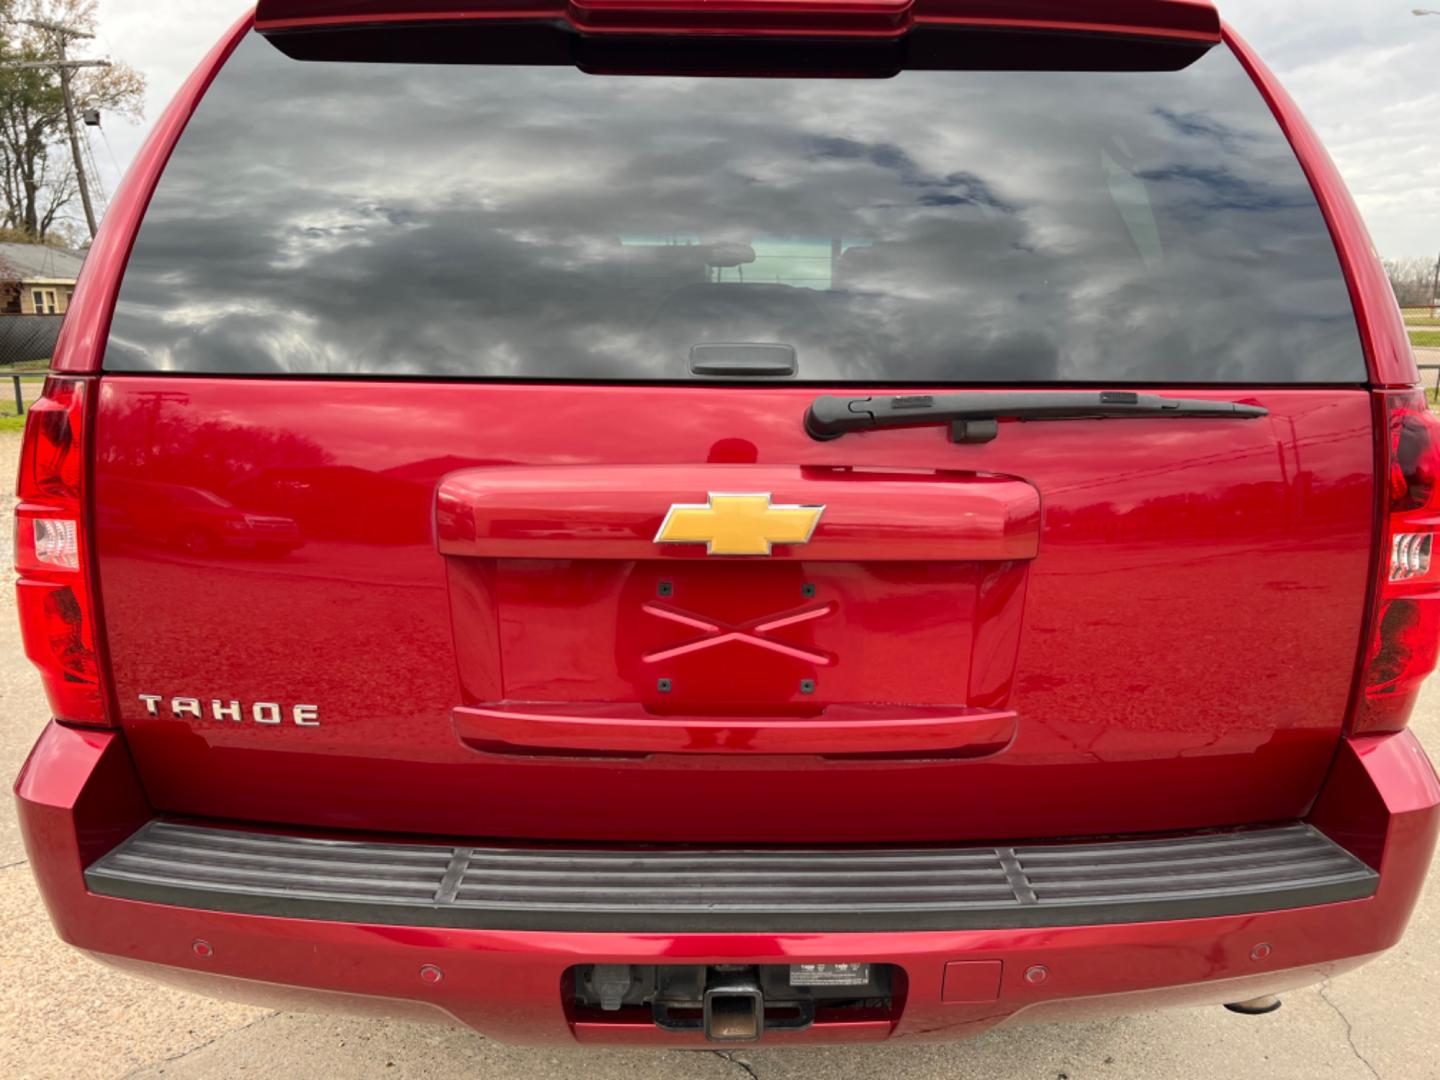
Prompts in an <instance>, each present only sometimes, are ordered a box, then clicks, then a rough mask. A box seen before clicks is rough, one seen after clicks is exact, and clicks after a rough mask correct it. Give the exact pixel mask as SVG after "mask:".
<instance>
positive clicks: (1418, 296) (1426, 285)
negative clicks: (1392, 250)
mask: <svg viewBox="0 0 1440 1080" xmlns="http://www.w3.org/2000/svg"><path fill="white" fill-rule="evenodd" d="M1383 262H1384V266H1385V273H1386V276H1388V277H1389V278H1390V287H1391V288H1392V289H1394V290H1395V299H1397V300H1399V301H1400V306H1401V307H1428V306H1429V305H1430V304H1431V303H1432V302H1433V300H1434V296H1433V290H1434V288H1435V260H1434V259H1432V258H1429V257H1427V256H1423V255H1419V256H1411V257H1408V258H1402V259H1385V260H1383Z"/></svg>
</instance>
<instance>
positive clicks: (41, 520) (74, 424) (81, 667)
mask: <svg viewBox="0 0 1440 1080" xmlns="http://www.w3.org/2000/svg"><path fill="white" fill-rule="evenodd" d="M90 392H91V386H90V384H89V383H87V382H86V380H84V379H68V378H54V377H52V378H49V379H47V380H45V389H44V391H43V393H42V395H41V397H40V399H39V400H38V401H36V402H35V404H34V406H33V407H32V409H31V411H30V417H29V419H28V420H27V421H26V423H25V442H24V445H23V447H22V448H21V451H20V478H19V483H18V487H17V494H18V496H19V502H18V504H17V505H16V507H15V572H16V574H17V575H18V578H19V580H18V581H17V582H16V598H17V603H18V607H19V611H20V635H21V638H22V639H23V640H24V642H25V654H26V655H27V656H29V658H30V660H31V662H32V663H34V665H35V666H36V668H38V669H39V671H40V678H41V681H42V682H43V683H44V685H45V694H46V696H47V697H48V698H49V699H50V709H51V712H52V713H53V714H54V716H55V718H56V719H58V720H64V721H67V722H69V723H74V724H90V725H103V724H107V723H108V720H107V717H106V707H105V701H106V695H105V689H104V686H103V684H102V681H101V674H100V673H101V665H100V662H99V657H98V655H97V651H96V643H95V628H96V613H95V603H94V597H95V590H94V588H93V583H92V581H91V575H90V568H89V564H88V561H87V551H86V535H85V533H86V530H85V475H84V462H85V441H86V440H85V416H86V411H85V405H86V400H87V398H88V397H89V394H90Z"/></svg>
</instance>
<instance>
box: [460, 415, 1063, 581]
mask: <svg viewBox="0 0 1440 1080" xmlns="http://www.w3.org/2000/svg"><path fill="white" fill-rule="evenodd" d="M588 392H589V391H588V390H587V389H584V388H579V389H577V390H576V393H577V394H580V395H584V394H587V393H588ZM712 392H713V391H712ZM957 464H958V463H957ZM697 491H700V492H707V493H708V492H721V493H724V492H733V493H745V492H762V493H764V494H767V495H770V496H771V499H772V502H774V503H780V504H789V505H795V504H798V505H801V506H821V507H824V524H825V528H824V529H823V530H820V531H818V532H817V533H816V534H815V535H814V536H813V537H812V538H811V539H810V540H809V541H808V542H807V543H806V544H805V545H804V547H801V546H799V545H790V544H777V545H776V546H775V548H774V550H772V551H771V552H770V553H769V555H768V556H767V557H768V558H769V559H771V560H781V561H784V560H787V559H803V560H805V561H806V562H816V561H820V562H857V561H863V560H865V559H867V558H884V559H886V560H888V561H907V562H908V561H915V560H932V561H933V560H946V561H949V560H958V559H964V560H977V559H978V560H986V561H995V560H1006V559H1033V558H1034V557H1035V555H1036V553H1037V552H1038V551H1039V546H1040V493H1039V492H1038V491H1036V490H1035V489H1034V488H1033V487H1031V486H1030V485H1029V484H1027V483H1025V482H1024V481H1023V480H1016V479H1014V478H1012V477H1003V476H985V475H976V474H974V473H970V472H959V471H957V472H937V473H932V474H916V473H903V472H901V473H887V472H884V471H879V470H875V471H866V470H862V471H856V470H852V469H848V468H843V469H822V468H807V469H801V468H795V467H793V466H789V467H777V466H774V465H740V464H729V465H724V464H722V465H713V464H706V465H650V466H626V465H622V464H612V465H587V466H580V467H574V466H543V467H540V468H515V467H514V466H505V467H499V468H486V469H466V470H463V471H461V472H457V473H452V474H451V475H450V476H448V477H446V478H445V480H443V481H442V482H441V484H440V488H439V493H438V525H437V527H438V530H439V541H440V551H441V553H442V554H444V555H452V556H480V557H488V558H501V559H506V558H508V559H516V558H532V559H534V558H546V559H691V560H700V561H703V560H705V558H706V553H705V549H704V546H703V545H700V544H678V545H677V544H670V545H662V546H660V547H658V548H657V546H656V544H655V537H656V535H657V533H658V532H659V529H660V525H661V523H662V522H663V521H664V520H665V512H666V511H667V510H668V509H669V508H670V506H671V505H672V504H674V503H684V502H685V501H686V500H687V499H693V498H695V492H697ZM701 501H702V502H703V501H704V500H703V498H702V499H701ZM739 557H740V558H744V557H745V556H739Z"/></svg>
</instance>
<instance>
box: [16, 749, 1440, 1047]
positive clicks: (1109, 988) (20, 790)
mask: <svg viewBox="0 0 1440 1080" xmlns="http://www.w3.org/2000/svg"><path fill="white" fill-rule="evenodd" d="M16 793H17V797H18V803H19V812H20V823H21V828H22V830H23V832H24V834H25V839H26V844H27V847H28V850H29V853H30V859H31V862H32V864H33V866H34V868H35V872H36V876H37V878H38V880H39V882H40V885H41V890H42V892H43V893H44V896H45V901H46V903H47V905H48V906H49V908H50V912H51V915H52V917H53V919H54V921H55V925H56V929H57V930H58V931H59V933H60V935H61V937H63V938H64V939H65V940H66V941H68V942H70V943H71V944H74V945H76V946H78V947H80V948H82V949H88V950H90V951H92V952H93V953H95V954H96V955H97V957H98V958H100V959H103V960H107V961H109V962H112V963H116V964H120V965H122V966H125V967H128V968H132V969H135V970H137V971H140V972H141V973H144V974H146V975H149V976H153V977H156V978H160V979H166V980H169V981H173V982H177V983H179V984H181V985H184V986H187V987H189V988H192V989H198V990H207V991H211V992H215V993H219V994H222V995H225V996H233V997H238V998H241V999H246V1000H253V1001H257V1002H266V1003H270V1004H272V1005H282V1006H283V1007H287V1008H289V1007H296V1006H305V1005H309V1006H312V1007H320V1008H325V1009H337V1008H353V1009H355V1010H357V1011H361V1012H372V1013H373V1012H384V1013H387V1014H390V1015H395V1014H400V1015H410V1016H416V1015H426V1014H428V1015H431V1016H433V1017H435V1018H436V1019H444V1018H449V1019H451V1020H454V1021H458V1022H461V1023H464V1024H468V1025H471V1026H473V1027H475V1028H477V1029H479V1030H480V1031H482V1032H484V1033H485V1034H487V1035H489V1036H491V1037H494V1038H497V1039H503V1040H508V1041H517V1042H531V1043H537V1042H539V1043H544V1042H551V1043H565V1042H571V1041H572V1040H581V1041H596V1040H600V1041H606V1042H629V1043H637V1044H644V1045H699V1044H700V1038H699V1036H698V1035H684V1034H678V1035H677V1034H673V1033H664V1032H661V1031H659V1030H658V1029H656V1028H654V1027H653V1026H648V1025H646V1026H641V1025H634V1024H610V1025H606V1024H575V1023H572V1022H571V1021H570V1019H569V1018H568V1017H567V1014H566V1010H565V1008H564V1006H563V1004H562V997H561V980H562V975H563V974H564V972H565V970H566V969H567V968H568V967H570V966H571V965H572V964H575V963H665V962H674V963H686V962H689V963H720V962H735V961H742V962H751V963H756V962H759V963H773V962H777V961H780V962H784V961H797V962H798V961H810V962H829V963H835V962H853V961H872V962H879V963H891V964H897V965H899V966H900V967H901V968H902V969H903V970H904V973H905V977H906V986H907V989H906V996H905V1002H904V1009H903V1012H902V1013H901V1015H900V1017H899V1018H898V1021H896V1022H895V1023H894V1024H893V1025H892V1024H891V1023H888V1022H886V1023H880V1024H873V1023H872V1024H858V1025H857V1024H850V1025H836V1026H834V1027H831V1026H828V1025H816V1026H814V1027H812V1028H810V1029H809V1030H807V1031H804V1032H799V1033H788V1034H787V1033H774V1035H773V1038H772V1037H771V1036H767V1041H773V1042H775V1043H781V1042H788V1041H793V1042H804V1043H817V1042H830V1041H834V1042H843V1041H854V1040H856V1039H860V1040H874V1039H881V1038H887V1037H888V1038H895V1039H914V1040H917V1041H920V1040H938V1039H954V1038H961V1037H964V1036H967V1035H974V1034H978V1033H980V1032H982V1031H985V1030H987V1029H988V1028H991V1027H993V1026H995V1025H996V1024H1000V1023H1004V1022H1008V1021H1012V1020H1014V1021H1021V1022H1028V1021H1041V1020H1053V1019H1060V1018H1075V1017H1080V1016H1098V1015H1105V1014H1107V1013H1112V1012H1122V1011H1134V1010H1137V1009H1145V1008H1153V1007H1156V1006H1160V1005H1167V1004H1200V1003H1207V1002H1221V1001H1234V1000H1239V999H1244V998H1248V997H1254V996H1257V995H1259V994H1262V993H1274V992H1278V991H1281V990H1285V989H1288V988H1291V987H1295V986H1301V985H1305V984H1307V983H1310V982H1314V981H1317V980H1319V979H1321V978H1324V977H1327V976H1331V975H1335V974H1337V973H1339V972H1341V971H1344V970H1347V969H1348V968H1350V967H1353V966H1355V965H1356V964H1358V963H1360V962H1362V961H1363V960H1364V959H1366V958H1367V957H1369V956H1372V955H1374V954H1375V953H1377V952H1380V951H1381V950H1383V949H1386V948H1388V947H1389V946H1391V945H1393V944H1394V943H1395V941H1396V940H1398V938H1399V936H1400V934H1401V932H1402V930H1403V929H1404V926H1405V923H1406V921H1407V920H1408V918H1409V915H1410V912H1411V910H1412V908H1413V906H1414V904H1415V901H1416V898H1417V897H1418V895H1419V891H1420V886H1421V883H1422V882H1423V879H1424V874H1425V868H1426V866H1427V864H1428V862H1429V858H1430V854H1431V851H1432V849H1433V847H1434V843H1435V835H1436V829H1437V811H1436V806H1437V802H1440V783H1437V781H1436V778H1435V774H1434V771H1433V770H1432V769H1431V768H1430V766H1429V764H1428V762H1426V761H1425V758H1424V755H1423V753H1422V752H1421V751H1420V749H1419V746H1418V744H1417V743H1416V742H1415V739H1414V737H1413V736H1411V735H1409V734H1408V733H1401V734H1398V735H1392V736H1383V737H1379V738H1374V739H1366V740H1362V741H1360V742H1357V743H1346V744H1344V745H1343V746H1342V749H1341V754H1340V758H1339V763H1338V765H1337V769H1336V773H1335V779H1334V781H1333V782H1332V783H1331V784H1330V785H1327V787H1326V789H1325V792H1324V794H1323V795H1322V797H1321V800H1320V805H1319V807H1318V808H1317V812H1316V821H1317V824H1320V825H1322V827H1324V828H1327V829H1329V830H1331V831H1332V835H1340V834H1344V835H1346V836H1348V837H1352V838H1355V839H1358V840H1361V841H1363V842H1364V844H1366V845H1367V846H1368V847H1369V849H1370V850H1372V851H1373V852H1374V853H1375V857H1376V862H1377V863H1378V865H1379V869H1380V872H1381V884H1380V888H1379V890H1378V892H1377V893H1376V895H1375V896H1374V897H1372V898H1371V899H1368V900H1360V901H1351V902H1346V903H1339V904H1332V905H1324V906H1320V907H1312V908H1302V909H1295V910H1290V911H1278V912H1271V913H1266V914H1258V915H1241V916H1233V917H1225V918H1213V919H1193V920H1179V921H1174V922H1157V923H1139V924H1129V925H1117V926H1094V927H1083V926H1082V927H1066V928H1055V929H1035V930H996V931H969V932H963V933H944V932H929V931H927V932H916V933H886V934H864V933H849V934H602V933H541V932H533V931H530V932H491V931H461V930H445V929H427V928H418V927H396V926H376V925H360V924H351V923H330V922H309V921H303V920H293V919H279V918H268V917H260V916H253V915H230V914H224V913H218V912H209V911H197V910H191V909H184V908H169V907H163V906H159V905H153V904H144V903H137V902H133V901H128V900H116V899H109V898H104V897H99V896H95V895H93V894H90V893H88V892H86V890H85V887H84V883H83V879H82V876H81V870H82V868H83V866H84V865H85V864H86V863H87V862H88V861H90V859H91V858H92V857H93V847H94V846H95V845H94V837H95V835H96V831H97V829H99V830H103V829H105V828H109V827H113V823H114V822H115V821H117V820H120V821H125V820H126V819H127V817H129V816H133V815H134V814H135V813H136V812H137V808H138V807H140V806H141V805H143V801H144V800H143V797H142V796H141V794H140V792H139V789H138V787H137V786H136V782H135V779H134V774H133V772H131V771H130V770H129V768H128V762H127V761H126V760H125V753H124V746H123V743H122V739H121V736H119V735H117V734H112V733H94V732H91V733H87V732H79V731H73V730H67V729H65V728H61V727H58V726H55V725H52V726H51V727H49V728H47V729H46V731H45V733H44V735H43V736H42V737H41V739H40V742H39V744H38V745H37V747H36V749H35V751H34V753H33V754H32V756H31V760H30V762H29V764H28V765H27V766H26V768H25V770H24V771H23V772H22V773H21V776H20V779H19V781H18V783H17V786H16ZM196 940H203V941H205V942H206V943H208V944H209V945H210V947H211V950H210V955H209V956H207V957H206V958H204V959H201V958H200V957H198V956H196V955H195V953H194V952H193V951H192V943H193V942H195V941H196ZM1262 943H1263V944H1266V945H1268V946H1270V948H1269V950H1268V952H1267V953H1262V954H1258V955H1259V958H1258V959H1257V958H1256V956H1257V953H1256V951H1255V947H1256V946H1257V945H1259V944H1262ZM317 957H323V961H322V962H317V959H316V958H317ZM954 960H967V961H988V962H991V963H995V962H998V964H999V965H1000V968H1001V971H1000V975H999V988H998V1000H989V1001H978V1002H977V1001H971V1002H953V1003H949V1004H947V1003H945V1002H944V1000H943V996H942V995H943V987H944V984H945V969H946V965H947V963H949V962H951V961H954ZM424 964H434V965H436V966H438V967H439V968H440V969H441V971H442V973H443V978H442V979H441V980H440V981H439V982H435V983H430V982H425V981H422V979H421V978H420V967H421V965H424ZM1036 965H1041V966H1044V967H1045V968H1046V969H1047V972H1048V977H1047V978H1045V979H1044V980H1043V981H1040V982H1032V981H1029V980H1027V979H1026V978H1025V972H1026V971H1027V970H1028V969H1029V968H1031V967H1032V966H1036ZM276 984H283V985H276ZM987 993H988V991H987ZM957 994H958V988H957V991H956V993H952V997H953V996H956V995H957ZM959 996H967V995H959ZM982 996H983V995H982Z"/></svg>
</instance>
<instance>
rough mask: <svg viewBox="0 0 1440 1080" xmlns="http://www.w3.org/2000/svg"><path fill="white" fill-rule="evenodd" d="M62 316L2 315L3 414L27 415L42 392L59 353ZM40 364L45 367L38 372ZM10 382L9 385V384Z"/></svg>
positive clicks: (0, 373)
mask: <svg viewBox="0 0 1440 1080" xmlns="http://www.w3.org/2000/svg"><path fill="white" fill-rule="evenodd" d="M63 319H64V317H63V316H61V315H4V316H0V376H4V379H3V382H0V416H24V415H25V411H26V409H27V408H29V406H30V404H31V403H32V402H33V401H34V400H35V398H36V397H38V396H39V394H40V387H41V385H42V384H43V383H44V381H45V375H44V371H43V368H44V367H45V366H47V365H48V364H49V361H50V358H51V356H53V355H54V353H55V341H56V339H57V338H58V337H59V336H60V323H61V322H62V321H63ZM37 367H39V368H41V369H42V370H40V371H36V370H35V369H36V368H37ZM5 383H9V384H10V385H9V386H5V385H4V384H5Z"/></svg>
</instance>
